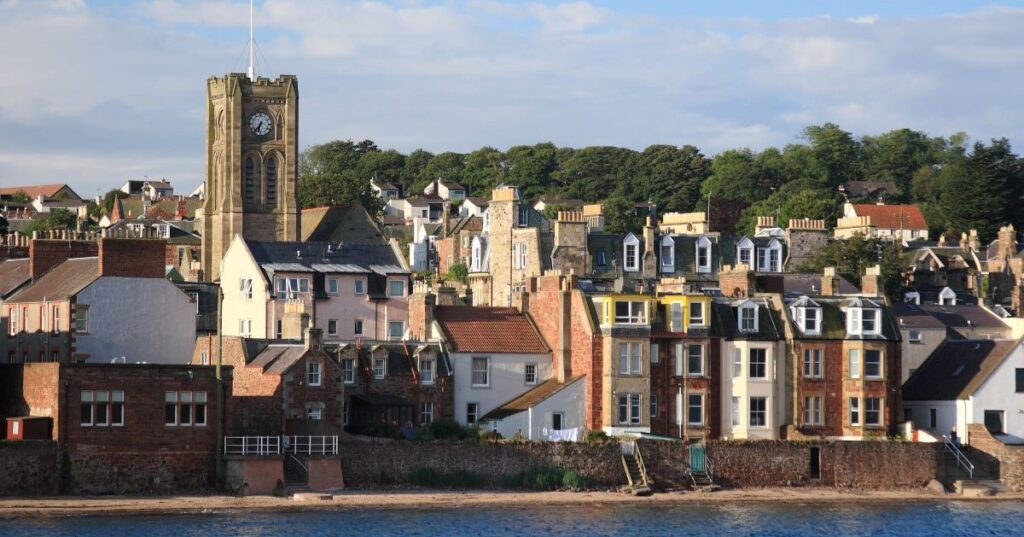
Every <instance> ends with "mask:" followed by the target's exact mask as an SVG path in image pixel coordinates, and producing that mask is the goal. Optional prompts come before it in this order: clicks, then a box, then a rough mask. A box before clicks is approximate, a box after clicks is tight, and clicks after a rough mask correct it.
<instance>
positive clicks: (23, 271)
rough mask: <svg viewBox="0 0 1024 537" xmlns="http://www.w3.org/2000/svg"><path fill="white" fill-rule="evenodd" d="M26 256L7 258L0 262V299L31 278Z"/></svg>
mask: <svg viewBox="0 0 1024 537" xmlns="http://www.w3.org/2000/svg"><path fill="white" fill-rule="evenodd" d="M28 268H29V267H28V258H22V259H7V260H5V261H4V262H2V263H0V299H4V298H6V297H7V296H8V295H10V294H11V293H12V292H14V291H16V290H17V289H18V288H19V287H21V286H22V285H25V284H26V283H28V282H29V280H31V279H32V275H31V273H30V272H29V271H28Z"/></svg>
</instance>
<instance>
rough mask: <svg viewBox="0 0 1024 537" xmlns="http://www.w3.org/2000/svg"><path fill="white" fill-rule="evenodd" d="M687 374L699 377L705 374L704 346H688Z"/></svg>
mask: <svg viewBox="0 0 1024 537" xmlns="http://www.w3.org/2000/svg"><path fill="white" fill-rule="evenodd" d="M686 374H688V375H690V376H691V377H694V376H696V377H699V376H701V375H703V374H704V346H703V345H687V347H686Z"/></svg>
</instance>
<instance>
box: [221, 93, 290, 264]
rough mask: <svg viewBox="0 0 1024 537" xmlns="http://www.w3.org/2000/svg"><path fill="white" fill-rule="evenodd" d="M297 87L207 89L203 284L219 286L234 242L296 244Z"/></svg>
mask: <svg viewBox="0 0 1024 537" xmlns="http://www.w3.org/2000/svg"><path fill="white" fill-rule="evenodd" d="M298 133H299V86H298V80H297V79H296V78H295V77H294V76H292V75H281V76H279V77H277V78H276V79H274V80H271V79H268V78H264V77H258V78H254V77H252V75H251V73H250V74H249V75H246V74H242V73H231V74H228V75H225V76H223V77H212V78H210V79H209V80H208V81H207V84H206V183H205V190H206V192H205V195H206V202H205V204H204V205H203V210H202V234H203V236H202V240H203V251H202V267H203V279H205V280H207V281H218V280H220V264H221V260H222V259H223V258H224V252H225V251H226V250H227V248H228V246H229V245H230V244H231V240H232V239H233V238H234V237H235V235H241V236H242V238H244V239H253V240H261V241H297V240H299V198H298V195H299V193H298V156H299V140H298Z"/></svg>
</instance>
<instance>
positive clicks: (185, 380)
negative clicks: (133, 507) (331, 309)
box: [0, 363, 232, 494]
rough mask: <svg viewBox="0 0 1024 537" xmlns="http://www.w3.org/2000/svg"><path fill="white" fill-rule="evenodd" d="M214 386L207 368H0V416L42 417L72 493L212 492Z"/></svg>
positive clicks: (227, 383) (226, 381)
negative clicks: (199, 490)
mask: <svg viewBox="0 0 1024 537" xmlns="http://www.w3.org/2000/svg"><path fill="white" fill-rule="evenodd" d="M231 373H232V371H231V368H224V369H223V370H222V380H220V383H221V385H222V386H223V387H224V389H225V390H227V391H230V390H231ZM217 386H218V380H217V378H216V376H215V369H214V368H213V367H204V366H196V365H190V364H180V365H166V364H152V363H150V364H104V363H89V364H60V363H30V364H21V365H4V366H0V418H12V417H18V416H44V417H48V418H50V430H49V435H48V438H49V440H50V441H52V442H54V443H56V445H57V446H59V449H60V450H61V452H62V454H63V455H65V458H64V463H63V468H64V472H66V477H67V479H68V481H67V482H66V487H67V489H66V490H68V491H70V492H78V493H93V494H100V493H105V494H110V493H129V492H136V493H138V492H168V491H173V490H176V489H191V490H196V489H212V488H214V487H215V486H216V483H215V477H216V475H217V472H216V454H217V422H218V420H219V419H220V416H221V415H222V410H221V409H219V408H218V407H217V396H216V394H217Z"/></svg>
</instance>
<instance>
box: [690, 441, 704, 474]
mask: <svg viewBox="0 0 1024 537" xmlns="http://www.w3.org/2000/svg"><path fill="white" fill-rule="evenodd" d="M690 471H691V472H697V473H701V472H704V446H690Z"/></svg>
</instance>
